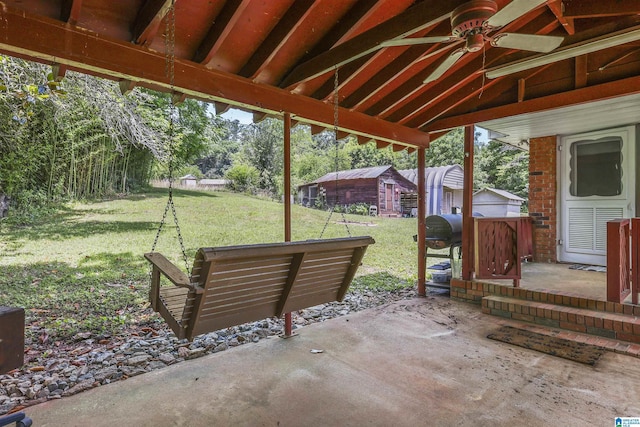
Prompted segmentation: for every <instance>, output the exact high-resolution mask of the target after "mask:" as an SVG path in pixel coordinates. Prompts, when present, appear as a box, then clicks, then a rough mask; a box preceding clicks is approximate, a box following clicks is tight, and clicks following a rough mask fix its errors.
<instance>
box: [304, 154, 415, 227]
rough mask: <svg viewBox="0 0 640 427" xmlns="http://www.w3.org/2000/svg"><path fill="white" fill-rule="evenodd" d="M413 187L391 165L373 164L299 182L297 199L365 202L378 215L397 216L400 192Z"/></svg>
mask: <svg viewBox="0 0 640 427" xmlns="http://www.w3.org/2000/svg"><path fill="white" fill-rule="evenodd" d="M416 191H417V187H416V185H415V184H414V183H413V182H411V181H409V180H408V179H406V178H405V177H403V176H402V175H401V174H400V173H399V172H398V171H397V170H396V169H395V168H394V167H393V166H374V167H370V168H361V169H351V170H345V171H338V172H331V173H328V174H326V175H324V176H322V177H320V178H318V179H317V180H315V181H313V182H311V183H308V184H304V185H301V186H299V187H298V202H299V203H300V204H302V205H305V206H317V205H318V204H320V203H325V204H326V205H327V206H333V205H334V204H338V205H353V204H358V203H366V204H368V205H369V206H371V207H372V208H371V211H372V212H373V211H375V212H376V213H377V214H379V215H386V216H397V215H401V214H402V213H403V212H402V207H401V204H400V195H401V194H406V193H416ZM336 195H337V197H336ZM373 207H375V208H373Z"/></svg>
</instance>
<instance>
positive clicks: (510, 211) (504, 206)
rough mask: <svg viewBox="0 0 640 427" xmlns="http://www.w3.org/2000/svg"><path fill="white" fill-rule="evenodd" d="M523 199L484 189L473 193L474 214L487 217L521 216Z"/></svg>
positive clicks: (510, 194)
mask: <svg viewBox="0 0 640 427" xmlns="http://www.w3.org/2000/svg"><path fill="white" fill-rule="evenodd" d="M522 202H524V199H523V198H522V197H519V196H516V195H515V194H513V193H509V192H508V191H505V190H497V189H495V188H483V189H482V190H478V191H476V192H475V193H473V212H474V213H476V212H477V213H480V214H482V215H484V216H487V217H505V216H520V206H521V205H522Z"/></svg>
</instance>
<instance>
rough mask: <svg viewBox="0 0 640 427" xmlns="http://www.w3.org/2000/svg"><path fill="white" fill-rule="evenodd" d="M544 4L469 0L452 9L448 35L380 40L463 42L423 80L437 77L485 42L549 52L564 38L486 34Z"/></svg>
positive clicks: (388, 44)
mask: <svg viewBox="0 0 640 427" xmlns="http://www.w3.org/2000/svg"><path fill="white" fill-rule="evenodd" d="M543 3H546V0H513V1H512V2H511V3H509V4H507V5H506V6H505V7H503V8H502V9H500V10H498V5H497V4H496V2H495V1H493V0H470V1H469V2H467V3H465V4H463V5H461V6H459V7H457V8H456V9H454V10H453V12H451V28H452V30H451V35H450V36H437V37H416V38H408V39H392V40H388V41H385V42H383V43H382V44H381V47H391V46H408V45H417V44H428V43H451V42H456V41H464V42H465V46H464V47H462V48H460V49H457V50H455V51H453V52H452V53H451V55H449V57H447V59H445V60H444V61H443V62H442V63H440V65H438V66H437V67H436V69H435V70H434V71H433V72H432V73H431V74H430V75H429V76H428V77H427V78H426V79H425V81H424V83H430V82H433V81H435V80H437V79H439V78H440V77H441V76H442V75H443V74H444V73H446V72H447V70H449V69H450V68H451V67H452V66H453V65H454V64H455V63H456V62H457V61H458V60H459V59H460V58H461V57H462V56H463V55H464V54H465V53H467V52H477V51H479V50H481V49H482V48H483V47H484V44H485V42H486V41H488V42H489V43H491V46H494V47H502V48H508V49H520V50H528V51H532V52H542V53H548V52H551V51H552V50H554V49H555V48H557V47H558V46H560V44H561V43H562V41H563V40H564V38H563V37H558V36H545V35H537V34H518V33H500V34H497V35H495V36H490V35H489V33H491V32H493V31H495V30H498V29H499V28H501V27H504V26H505V25H507V24H509V23H510V22H512V21H514V20H516V19H518V18H519V17H521V16H523V15H524V14H526V13H527V12H529V11H531V10H533V9H535V8H536V7H538V6H540V5H541V4H543Z"/></svg>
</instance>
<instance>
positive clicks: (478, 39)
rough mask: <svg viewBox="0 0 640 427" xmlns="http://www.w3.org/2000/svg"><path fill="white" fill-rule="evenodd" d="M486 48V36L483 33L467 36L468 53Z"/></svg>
mask: <svg viewBox="0 0 640 427" xmlns="http://www.w3.org/2000/svg"><path fill="white" fill-rule="evenodd" d="M483 46H484V36H483V34H482V33H478V34H471V35H468V36H467V51H469V52H477V51H479V50H481V49H482V47H483Z"/></svg>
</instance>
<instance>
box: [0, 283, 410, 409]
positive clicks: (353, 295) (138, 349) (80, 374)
mask: <svg viewBox="0 0 640 427" xmlns="http://www.w3.org/2000/svg"><path fill="white" fill-rule="evenodd" d="M414 296H415V291H414V290H413V289H411V288H407V289H401V290H395V291H379V292H374V291H360V290H351V291H350V292H349V293H348V294H347V296H346V297H345V299H344V301H342V302H336V303H331V304H322V305H320V306H316V307H310V308H308V309H305V310H301V311H300V312H297V313H292V320H293V326H294V329H297V328H299V327H301V326H305V325H308V324H311V323H316V322H323V321H325V320H328V319H331V318H334V317H337V316H343V315H345V314H349V313H351V312H356V311H360V310H364V309H367V308H372V307H375V306H379V305H382V304H386V303H390V302H393V301H397V300H401V299H408V298H412V297H414ZM283 332H284V321H283V319H277V318H269V319H264V320H260V321H257V322H250V323H247V324H244V325H239V326H235V327H231V328H225V329H222V330H219V331H215V332H210V333H208V334H204V335H201V336H199V337H196V338H195V339H194V341H193V342H191V343H189V342H187V341H186V340H178V339H177V338H176V337H175V336H174V335H173V333H172V332H171V331H170V330H169V329H168V327H167V326H166V325H165V324H164V323H153V324H151V326H145V327H141V328H134V327H132V329H131V330H128V331H123V333H122V336H108V337H107V336H101V337H95V336H91V334H89V333H80V334H77V335H76V336H75V337H74V338H72V339H70V340H69V342H66V343H58V344H57V345H56V344H55V343H50V342H45V343H41V342H37V339H36V342H30V340H28V339H27V342H26V343H25V347H28V348H29V349H30V350H29V358H28V362H27V363H26V364H25V366H24V367H23V368H22V369H20V370H16V371H12V373H11V374H7V375H0V415H3V414H6V413H8V412H9V411H11V410H13V409H14V408H16V407H17V406H29V405H33V404H36V403H39V402H42V401H45V400H47V399H59V398H60V397H62V396H70V395H73V394H76V393H80V392H82V391H84V390H87V389H90V388H93V387H96V386H99V385H104V384H109V383H110V382H113V381H118V380H121V379H125V378H128V377H133V376H136V375H141V374H144V373H146V372H150V371H152V370H155V369H160V368H163V367H166V366H167V365H171V364H175V363H179V362H181V361H183V360H188V359H195V358H198V357H202V356H204V355H207V354H212V353H218V352H220V351H224V350H227V349H228V348H230V347H235V346H239V345H244V344H247V343H253V342H258V341H259V340H261V339H265V338H269V337H272V336H277V335H281V334H282V333H283ZM32 336H35V337H37V336H38V334H34V335H32Z"/></svg>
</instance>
